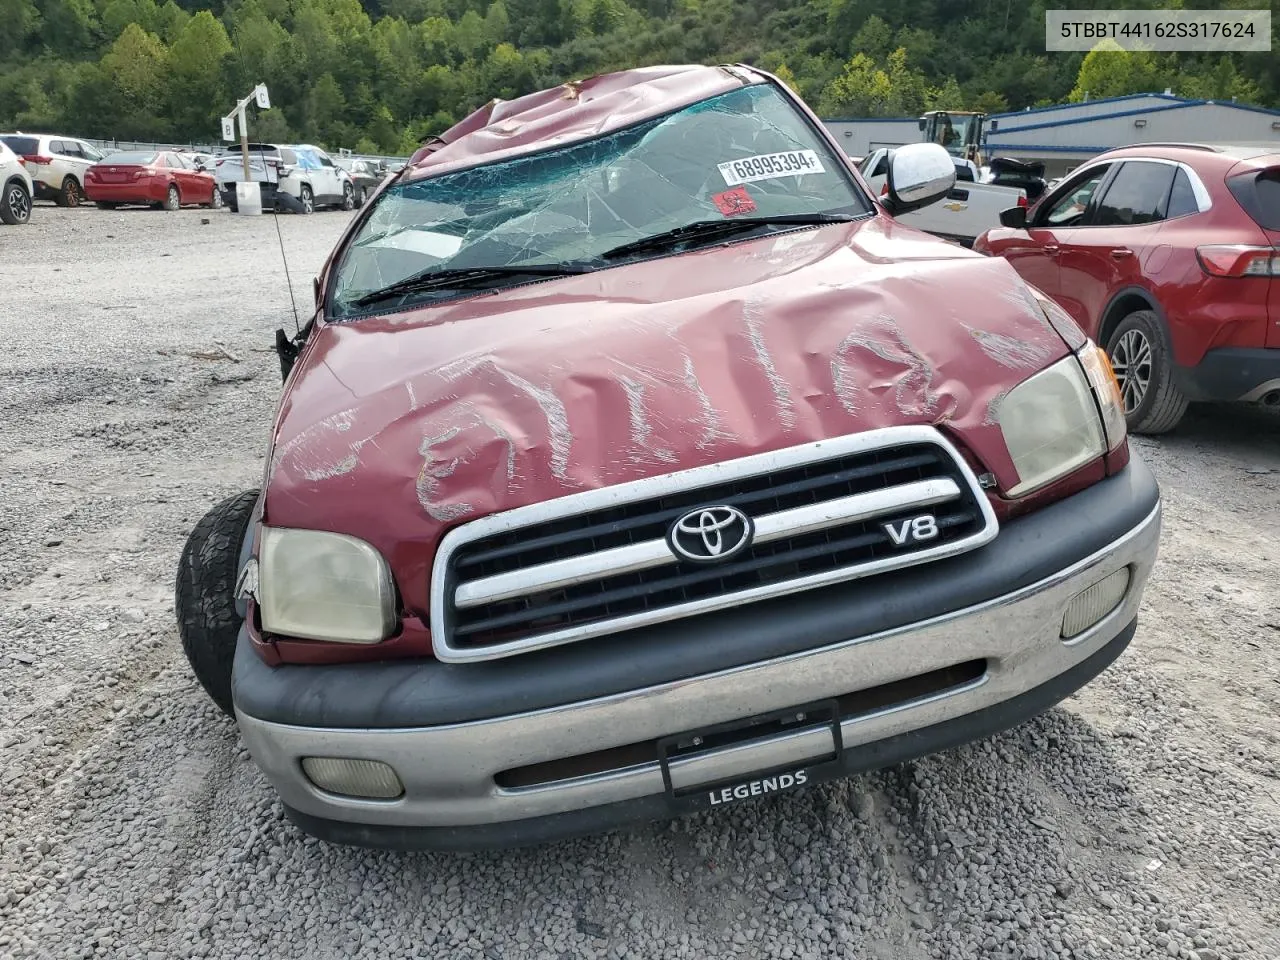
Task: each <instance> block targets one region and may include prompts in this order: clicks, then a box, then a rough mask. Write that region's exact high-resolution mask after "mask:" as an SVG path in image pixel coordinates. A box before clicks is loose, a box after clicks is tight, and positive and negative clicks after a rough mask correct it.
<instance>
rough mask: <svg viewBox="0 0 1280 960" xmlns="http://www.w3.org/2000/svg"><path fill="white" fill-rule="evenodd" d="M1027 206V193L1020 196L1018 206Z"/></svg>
mask: <svg viewBox="0 0 1280 960" xmlns="http://www.w3.org/2000/svg"><path fill="white" fill-rule="evenodd" d="M1026 205H1027V195H1026V194H1025V193H1024V194H1020V195H1019V197H1018V206H1020V207H1025V206H1026Z"/></svg>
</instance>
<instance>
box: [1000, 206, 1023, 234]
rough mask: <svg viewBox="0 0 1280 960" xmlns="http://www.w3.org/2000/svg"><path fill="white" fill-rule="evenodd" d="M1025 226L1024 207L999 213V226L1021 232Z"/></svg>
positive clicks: (1011, 208)
mask: <svg viewBox="0 0 1280 960" xmlns="http://www.w3.org/2000/svg"><path fill="white" fill-rule="evenodd" d="M1026 225H1027V208H1026V207H1008V208H1007V209H1004V210H1001V211H1000V226H1002V227H1012V228H1013V229H1014V230H1021V229H1023V228H1024V227H1026Z"/></svg>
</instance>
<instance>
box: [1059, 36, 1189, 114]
mask: <svg viewBox="0 0 1280 960" xmlns="http://www.w3.org/2000/svg"><path fill="white" fill-rule="evenodd" d="M1164 80H1165V75H1164V72H1163V71H1162V70H1161V66H1160V62H1159V61H1158V60H1157V58H1156V55H1155V54H1153V53H1150V52H1149V51H1146V50H1133V51H1130V50H1124V49H1122V48H1121V47H1120V45H1119V44H1118V43H1116V42H1115V41H1114V40H1103V41H1102V42H1101V43H1099V44H1097V46H1095V47H1094V48H1093V49H1092V50H1090V51H1089V52H1088V53H1087V54H1085V58H1084V61H1083V62H1082V63H1081V64H1080V72H1079V73H1078V74H1077V75H1076V85H1075V86H1074V87H1073V88H1072V90H1071V93H1070V94H1069V99H1071V100H1073V101H1076V102H1079V101H1081V100H1084V99H1085V97H1086V96H1087V97H1089V98H1090V99H1092V100H1097V99H1098V98H1099V97H1121V96H1124V95H1126V94H1130V93H1151V92H1159V91H1160V90H1163V89H1164V87H1165V83H1164Z"/></svg>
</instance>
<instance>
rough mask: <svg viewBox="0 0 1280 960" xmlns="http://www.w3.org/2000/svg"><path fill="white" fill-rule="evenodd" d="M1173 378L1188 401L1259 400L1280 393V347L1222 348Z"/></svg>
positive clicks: (1178, 371) (1177, 373)
mask: <svg viewBox="0 0 1280 960" xmlns="http://www.w3.org/2000/svg"><path fill="white" fill-rule="evenodd" d="M1272 282H1273V283H1274V282H1275V281H1274V280H1273V281H1272ZM1174 377H1175V380H1176V382H1177V384H1178V388H1179V389H1180V390H1181V391H1182V392H1183V394H1185V395H1186V397H1187V399H1188V400H1210V401H1219V400H1221V401H1232V400H1241V401H1245V402H1254V401H1258V400H1261V399H1262V398H1263V397H1265V396H1266V395H1267V394H1269V393H1273V392H1275V391H1277V390H1280V348H1275V347H1220V348H1218V349H1217V350H1210V351H1209V352H1208V353H1206V354H1205V355H1204V357H1203V358H1201V360H1200V362H1199V363H1198V364H1196V365H1195V366H1194V367H1177V368H1175V374H1174Z"/></svg>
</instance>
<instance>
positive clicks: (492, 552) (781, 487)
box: [431, 426, 998, 662]
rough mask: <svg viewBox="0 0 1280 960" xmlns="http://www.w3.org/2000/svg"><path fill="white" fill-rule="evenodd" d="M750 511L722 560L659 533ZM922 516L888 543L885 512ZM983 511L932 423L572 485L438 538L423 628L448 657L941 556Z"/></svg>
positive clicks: (993, 527) (981, 520)
mask: <svg viewBox="0 0 1280 960" xmlns="http://www.w3.org/2000/svg"><path fill="white" fill-rule="evenodd" d="M711 504H728V505H731V506H735V507H737V508H738V509H741V510H744V511H745V512H746V513H747V514H748V515H750V516H751V517H752V519H753V521H754V523H755V528H756V535H755V537H754V539H753V541H752V543H751V544H750V546H749V547H748V548H747V549H746V550H745V551H743V552H742V553H740V554H738V555H736V556H735V557H733V558H732V559H729V560H725V561H723V562H721V563H713V564H705V563H704V564H691V563H688V562H686V561H684V560H682V559H677V558H676V556H675V555H674V554H673V553H672V552H671V549H670V548H669V547H668V545H667V543H666V531H667V528H668V527H669V526H670V524H671V523H672V522H674V520H675V519H676V518H678V517H680V516H682V515H684V514H685V513H687V512H688V511H689V510H691V509H695V508H698V507H701V506H707V505H711ZM926 511H927V512H931V513H933V514H934V515H935V517H936V522H937V526H938V529H939V531H940V533H939V535H938V537H937V538H936V539H935V540H930V541H925V542H923V543H916V544H907V545H895V544H894V543H892V542H891V540H890V538H889V537H888V535H887V534H886V533H885V532H884V529H883V527H884V524H885V523H886V522H888V521H890V520H894V521H897V520H906V519H910V518H912V517H914V516H918V515H919V514H920V513H923V512H926ZM997 529H998V527H997V523H996V519H995V516H994V514H993V513H992V511H991V506H990V504H989V503H988V502H987V499H986V496H985V494H983V492H982V491H981V489H980V488H979V486H978V482H977V478H976V477H975V476H974V474H973V471H972V470H970V469H969V467H968V466H967V464H965V462H964V460H963V459H962V458H961V457H960V455H959V453H958V452H957V451H956V450H955V448H954V447H953V446H952V445H951V444H950V443H949V442H948V441H947V440H946V438H945V437H943V435H942V434H941V433H940V432H939V431H937V430H936V429H935V428H933V427H926V426H912V427H894V428H887V429H883V430H873V431H868V432H866V433H862V434H853V435H850V436H846V437H837V438H834V439H831V440H823V441H819V442H815V443H809V444H804V445H801V446H798V447H792V448H788V449H784V450H778V451H773V452H770V453H765V454H757V455H754V456H750V457H744V458H741V459H738V460H731V461H725V462H722V463H716V464H711V465H708V466H704V467H695V468H692V469H689V470H682V471H678V472H676V473H672V474H667V475H664V476H657V477H649V478H646V479H643V480H638V481H633V482H631V483H624V484H619V485H616V486H612V487H604V488H601V489H598V490H590V491H586V492H584V493H578V494H572V495H570V496H567V497H562V498H559V499H556V500H550V501H546V502H544V503H539V504H533V505H531V506H528V507H521V508H517V509H515V510H510V511H506V512H505V513H500V514H494V515H492V516H489V517H485V518H482V519H480V520H475V521H472V522H470V523H467V524H464V525H463V526H460V527H458V528H456V529H455V530H452V531H450V532H449V533H448V534H447V535H446V536H445V538H444V539H443V540H442V541H441V544H440V548H439V551H438V552H437V555H436V560H435V566H434V569H433V580H432V589H431V626H432V642H433V646H434V648H435V652H436V655H437V656H438V657H439V658H440V659H441V660H444V661H448V662H466V661H475V660H489V659H494V658H497V657H505V656H511V655H513V654H517V653H523V652H529V651H532V650H538V649H543V648H546V647H550V646H556V645H559V644H563V643H570V642H574V641H579V640H586V639H590V638H593V637H599V636H604V635H607V634H612V633H618V632H621V631H624V630H629V629H633V628H635V627H639V626H645V625H649V624H654V623H661V622H663V621H667V620H672V619H676V618H679V617H685V616H693V615H697V614H701V613H706V612H710V611H712V610H718V609H723V608H724V607H728V606H736V605H738V604H741V603H747V602H751V601H755V600H763V599H767V598H771V597H778V596H784V595H787V594H791V593H795V592H798V591H801V590H807V589H811V588H814V587H818V586H822V585H825V584H829V583H837V582H840V581H843V580H850V579H854V578H858V577H865V576H872V575H875V574H878V573H883V572H887V571H889V570H894V569H899V568H901V567H904V566H910V565H914V564H918V563H924V562H927V561H930V560H935V559H940V558H942V557H946V556H953V555H955V554H957V553H961V552H964V551H966V550H970V549H973V548H975V547H977V546H980V545H981V544H983V543H986V542H987V541H989V540H990V539H991V538H992V537H994V536H995V535H996V533H997Z"/></svg>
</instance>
